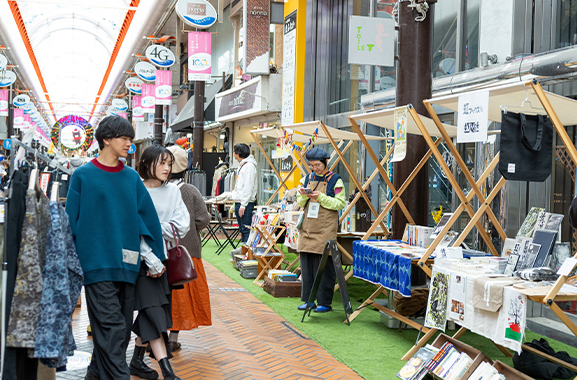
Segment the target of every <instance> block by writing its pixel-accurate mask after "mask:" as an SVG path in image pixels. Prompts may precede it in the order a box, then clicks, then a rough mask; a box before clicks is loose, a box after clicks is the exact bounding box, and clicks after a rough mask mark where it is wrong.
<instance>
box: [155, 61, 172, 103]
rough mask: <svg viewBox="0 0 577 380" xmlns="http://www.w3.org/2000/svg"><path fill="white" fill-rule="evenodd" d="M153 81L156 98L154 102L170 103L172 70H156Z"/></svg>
mask: <svg viewBox="0 0 577 380" xmlns="http://www.w3.org/2000/svg"><path fill="white" fill-rule="evenodd" d="M155 83H156V87H155V89H154V97H155V98H156V101H155V102H156V104H160V105H170V104H172V71H170V70H157V71H156V81H155Z"/></svg>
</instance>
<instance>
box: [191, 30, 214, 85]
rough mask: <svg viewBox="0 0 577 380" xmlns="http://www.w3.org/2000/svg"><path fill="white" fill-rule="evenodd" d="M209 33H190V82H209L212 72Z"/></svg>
mask: <svg viewBox="0 0 577 380" xmlns="http://www.w3.org/2000/svg"><path fill="white" fill-rule="evenodd" d="M211 52H212V41H211V33H209V32H188V80H189V81H197V80H198V81H208V80H210V72H211V70H212V68H211V67H212V59H211Z"/></svg>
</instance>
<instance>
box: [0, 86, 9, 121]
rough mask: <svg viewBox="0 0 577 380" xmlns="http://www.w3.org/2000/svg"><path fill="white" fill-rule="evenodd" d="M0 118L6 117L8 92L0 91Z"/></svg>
mask: <svg viewBox="0 0 577 380" xmlns="http://www.w3.org/2000/svg"><path fill="white" fill-rule="evenodd" d="M0 116H8V90H0Z"/></svg>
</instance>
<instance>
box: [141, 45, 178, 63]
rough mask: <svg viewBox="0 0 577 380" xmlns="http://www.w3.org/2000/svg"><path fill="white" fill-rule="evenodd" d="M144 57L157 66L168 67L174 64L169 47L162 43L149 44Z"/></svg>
mask: <svg viewBox="0 0 577 380" xmlns="http://www.w3.org/2000/svg"><path fill="white" fill-rule="evenodd" d="M146 58H148V59H149V60H150V62H152V63H154V64H155V65H156V66H158V67H170V66H172V65H174V62H175V58H174V54H173V53H172V51H170V49H169V48H167V47H165V46H162V45H151V46H149V47H148V49H146Z"/></svg>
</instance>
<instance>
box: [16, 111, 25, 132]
mask: <svg viewBox="0 0 577 380" xmlns="http://www.w3.org/2000/svg"><path fill="white" fill-rule="evenodd" d="M23 125H24V111H23V110H21V109H20V108H14V128H18V129H22V127H23Z"/></svg>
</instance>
